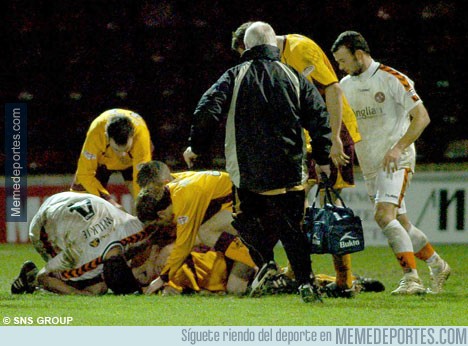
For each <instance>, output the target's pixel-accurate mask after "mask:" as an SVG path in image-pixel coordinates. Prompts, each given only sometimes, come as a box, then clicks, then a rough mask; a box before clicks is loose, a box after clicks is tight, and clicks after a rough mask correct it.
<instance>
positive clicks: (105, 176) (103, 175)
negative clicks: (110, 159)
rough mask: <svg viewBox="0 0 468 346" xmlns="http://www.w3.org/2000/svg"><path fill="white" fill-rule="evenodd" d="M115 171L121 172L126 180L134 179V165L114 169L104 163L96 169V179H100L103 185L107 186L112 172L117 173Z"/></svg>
mask: <svg viewBox="0 0 468 346" xmlns="http://www.w3.org/2000/svg"><path fill="white" fill-rule="evenodd" d="M115 172H120V173H121V174H122V177H123V179H124V181H132V180H133V166H132V167H129V168H127V169H124V170H121V171H117V170H115V171H114V170H110V169H107V167H106V166H104V165H100V166H98V168H97V170H96V179H97V180H99V182H100V183H101V184H102V186H104V187H105V188H107V184H108V183H109V178H110V176H111V175H112V173H115Z"/></svg>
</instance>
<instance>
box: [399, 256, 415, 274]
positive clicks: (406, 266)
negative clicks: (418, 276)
mask: <svg viewBox="0 0 468 346" xmlns="http://www.w3.org/2000/svg"><path fill="white" fill-rule="evenodd" d="M396 258H397V260H398V262H399V263H400V266H401V268H402V269H403V272H405V273H408V272H411V271H413V270H416V258H415V257H414V252H399V253H397V254H396Z"/></svg>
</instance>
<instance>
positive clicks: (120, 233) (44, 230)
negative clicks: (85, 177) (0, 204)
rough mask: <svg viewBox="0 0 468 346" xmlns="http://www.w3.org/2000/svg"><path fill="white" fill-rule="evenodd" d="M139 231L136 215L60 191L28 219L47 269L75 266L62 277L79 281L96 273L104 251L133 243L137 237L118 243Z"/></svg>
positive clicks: (91, 197) (92, 197)
mask: <svg viewBox="0 0 468 346" xmlns="http://www.w3.org/2000/svg"><path fill="white" fill-rule="evenodd" d="M142 230H143V224H142V223H141V222H140V221H139V220H138V218H136V217H135V216H132V215H130V214H127V213H125V212H123V211H121V210H120V209H118V208H116V207H115V206H113V205H112V204H110V203H109V202H107V201H106V200H104V199H102V198H100V197H97V196H95V195H91V194H86V193H76V192H62V193H58V194H56V195H53V196H51V197H49V198H48V199H47V200H46V201H45V202H44V203H43V204H42V206H41V207H40V209H39V211H38V212H37V214H36V215H35V216H34V218H33V220H32V222H31V225H30V228H29V236H30V238H31V241H32V243H33V245H34V247H35V248H36V250H37V251H38V252H39V253H40V254H41V256H42V257H43V258H44V260H46V261H47V264H46V270H47V271H62V270H67V269H74V268H75V269H79V270H77V271H74V272H73V273H72V274H70V275H67V276H66V277H65V278H66V279H70V280H83V279H90V278H93V277H95V276H96V275H98V274H100V272H101V271H102V265H101V264H100V263H101V259H102V258H103V257H104V255H105V253H106V251H107V250H109V249H110V248H111V247H113V246H124V245H126V244H128V243H131V242H137V241H138V240H140V239H139V238H138V239H131V241H126V242H124V244H122V240H123V239H127V238H128V237H131V236H134V235H135V234H137V233H139V232H140V231H142ZM127 240H128V239H127ZM98 258H100V259H99V260H97V259H98ZM93 261H94V262H95V263H93V264H91V263H92V262H93ZM88 263H89V265H87V266H85V265H86V264H88ZM82 266H85V267H83V268H81V267H82Z"/></svg>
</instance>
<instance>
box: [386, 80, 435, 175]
mask: <svg viewBox="0 0 468 346" xmlns="http://www.w3.org/2000/svg"><path fill="white" fill-rule="evenodd" d="M387 84H388V88H389V92H390V95H391V97H392V98H393V101H394V102H396V103H398V104H399V105H401V106H402V107H403V108H404V109H406V110H407V111H408V113H409V115H410V117H411V123H410V126H409V127H408V129H407V130H406V132H405V134H404V135H403V136H402V137H401V138H400V139H399V141H398V142H397V143H396V144H395V145H394V146H393V147H392V148H391V149H390V150H388V151H387V153H386V154H385V156H384V159H383V167H384V169H385V170H386V171H387V172H394V171H396V170H397V169H398V161H399V159H400V156H401V154H402V152H403V151H404V150H405V149H406V148H407V147H408V146H410V145H411V144H413V143H414V142H415V141H416V140H417V139H418V138H419V136H421V134H422V132H423V131H424V129H425V128H426V127H427V125H429V123H430V118H429V114H428V112H427V109H426V107H424V105H423V103H422V101H421V99H420V98H419V96H418V94H417V93H416V91H415V90H414V86H413V82H412V81H411V80H409V79H408V78H407V77H406V76H404V75H400V78H396V77H394V76H392V77H389V79H388V80H387Z"/></svg>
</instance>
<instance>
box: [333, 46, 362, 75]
mask: <svg viewBox="0 0 468 346" xmlns="http://www.w3.org/2000/svg"><path fill="white" fill-rule="evenodd" d="M358 52H359V50H358V51H356V53H355V54H351V52H350V51H349V49H348V48H346V47H344V46H341V47H340V48H339V49H338V50H337V51H336V52H335V53H333V56H334V57H335V61H336V62H337V63H338V66H339V68H340V70H341V71H344V72H346V73H347V74H349V75H351V76H358V75H360V74H361V73H362V72H364V71H363V67H364V64H363V62H362V61H361V59H360V58H359V57H358V56H360V55H361V54H357V53H358Z"/></svg>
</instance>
